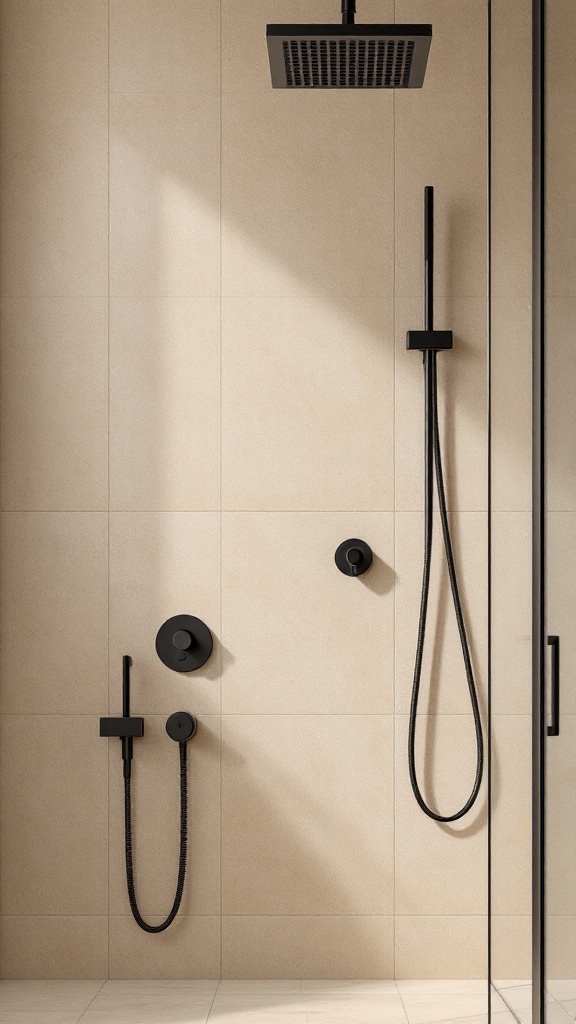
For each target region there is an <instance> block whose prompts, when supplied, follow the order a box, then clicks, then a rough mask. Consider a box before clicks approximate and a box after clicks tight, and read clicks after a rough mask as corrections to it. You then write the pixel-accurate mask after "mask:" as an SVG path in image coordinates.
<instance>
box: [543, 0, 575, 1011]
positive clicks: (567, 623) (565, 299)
mask: <svg viewBox="0 0 576 1024" xmlns="http://www.w3.org/2000/svg"><path fill="white" fill-rule="evenodd" d="M544 41H545V49H544V53H545V60H544V83H543V84H544V137H543V138H544V147H543V165H544V167H543V169H544V182H545V187H544V190H543V201H544V211H543V212H544V217H543V226H544V237H545V248H544V255H545V261H544V267H543V270H544V299H543V316H544V366H545V467H544V482H545V489H544V512H545V515H544V537H545V552H546V557H545V575H544V583H545V608H544V620H545V637H544V652H545V656H546V684H547V685H546V699H547V708H546V721H545V722H544V727H545V739H544V744H545V751H544V772H545V793H546V799H545V824H544V843H545V874H544V883H545V884H544V893H545V898H544V916H543V926H544V937H545V942H544V954H545V955H544V977H545V985H544V988H545V993H546V996H545V998H546V1019H547V1020H548V1021H549V1022H550V1024H570V1022H571V1021H574V1020H575V1019H576V62H575V61H574V43H575V41H576V3H575V2H574V0H546V4H545V8H544Z"/></svg>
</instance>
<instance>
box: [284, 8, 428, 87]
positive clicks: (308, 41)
mask: <svg viewBox="0 0 576 1024" xmlns="http://www.w3.org/2000/svg"><path fill="white" fill-rule="evenodd" d="M266 40H267V43H268V56H269V58H270V72H271V75H272V86H273V88H274V89H420V88H421V87H422V85H423V83H424V75H425V73H426V65H427V63H428V53H429V50H430V43H431V41H432V26H431V25H351V24H347V25H268V26H267V28H266Z"/></svg>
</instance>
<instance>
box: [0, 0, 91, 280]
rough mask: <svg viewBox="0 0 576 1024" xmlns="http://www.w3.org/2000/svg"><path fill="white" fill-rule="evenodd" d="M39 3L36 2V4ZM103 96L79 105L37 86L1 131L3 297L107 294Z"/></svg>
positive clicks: (0, 178) (64, 96) (0, 247)
mask: <svg viewBox="0 0 576 1024" xmlns="http://www.w3.org/2000/svg"><path fill="white" fill-rule="evenodd" d="M37 6H40V5H37ZM105 99H106V96H105V93H103V95H102V102H101V103H100V104H95V105H94V106H93V108H89V109H86V110H84V109H78V107H77V105H76V103H75V101H74V100H70V99H69V94H68V93H67V92H66V93H64V94H63V95H62V97H58V98H55V97H51V96H43V95H42V93H41V91H40V90H39V93H38V95H37V96H36V97H35V103H34V110H33V112H32V113H30V114H28V115H23V114H13V115H11V116H10V117H8V116H6V118H5V119H4V121H3V123H2V126H1V129H0V145H1V147H2V167H1V173H0V194H1V211H2V239H1V243H0V274H1V278H2V294H3V296H5V297H6V296H21V295H35V296H80V295H93V296H96V295H100V296H102V295H106V292H107V281H108V222H107V202H108V183H107V182H108V169H107V155H108V139H107V119H106V109H107V108H106V102H105Z"/></svg>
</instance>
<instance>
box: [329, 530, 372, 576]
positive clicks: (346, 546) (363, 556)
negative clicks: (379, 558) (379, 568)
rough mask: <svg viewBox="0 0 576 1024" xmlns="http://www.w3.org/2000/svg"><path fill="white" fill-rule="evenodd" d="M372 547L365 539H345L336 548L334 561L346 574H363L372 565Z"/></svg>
mask: <svg viewBox="0 0 576 1024" xmlns="http://www.w3.org/2000/svg"><path fill="white" fill-rule="evenodd" d="M372 559H373V555H372V548H371V547H370V545H369V544H367V543H366V541H364V540H357V539H355V538H352V539H351V540H344V541H342V543H341V544H340V545H339V546H338V548H337V549H336V554H335V555H334V561H335V562H336V565H337V566H338V568H339V569H340V572H343V573H344V574H345V576H362V574H363V573H365V572H366V570H367V569H369V568H370V566H371V565H372Z"/></svg>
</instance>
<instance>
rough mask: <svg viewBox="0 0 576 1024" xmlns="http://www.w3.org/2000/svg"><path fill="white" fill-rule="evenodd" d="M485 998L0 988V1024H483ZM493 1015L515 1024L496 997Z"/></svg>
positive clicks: (240, 985) (255, 988)
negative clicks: (450, 1023)
mask: <svg viewBox="0 0 576 1024" xmlns="http://www.w3.org/2000/svg"><path fill="white" fill-rule="evenodd" d="M486 993H487V985H486V982H485V981H399V982H397V983H396V982H394V981H221V982H217V981H106V982H104V981H0V1024H79V1022H82V1024H435V1022H438V1021H442V1022H448V1021H450V1022H452V1021H453V1022H455V1024H487V1020H488V1016H487V1006H486V1002H487V995H486ZM568 995H570V992H568ZM493 1010H494V1013H493V1020H494V1024H515V1020H514V1017H513V1016H512V1014H511V1013H510V1011H509V1010H508V1009H507V1007H506V1004H505V1003H504V1002H503V1001H502V1000H501V999H500V997H499V996H498V995H497V994H496V993H493ZM554 1024H557V1022H554ZM558 1024H560V1022H558Z"/></svg>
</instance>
